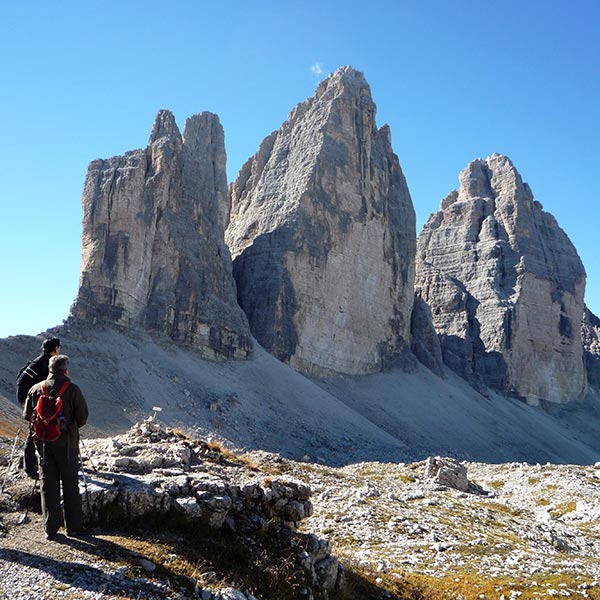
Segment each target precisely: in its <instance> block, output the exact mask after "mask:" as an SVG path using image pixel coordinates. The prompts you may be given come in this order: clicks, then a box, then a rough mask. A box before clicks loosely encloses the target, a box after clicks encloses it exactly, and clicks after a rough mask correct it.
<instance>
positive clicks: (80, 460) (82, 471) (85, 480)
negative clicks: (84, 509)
mask: <svg viewBox="0 0 600 600" xmlns="http://www.w3.org/2000/svg"><path fill="white" fill-rule="evenodd" d="M79 466H80V468H81V477H82V478H83V487H84V489H85V499H86V500H87V505H88V512H89V513H90V521H91V520H92V503H91V502H90V492H89V490H88V484H87V477H86V476H85V469H84V468H83V460H82V458H81V452H80V453H79Z"/></svg>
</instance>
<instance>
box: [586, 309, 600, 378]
mask: <svg viewBox="0 0 600 600" xmlns="http://www.w3.org/2000/svg"><path fill="white" fill-rule="evenodd" d="M581 338H582V340H583V356H584V359H585V367H586V369H587V375H588V381H589V383H590V384H591V385H594V386H596V387H600V319H599V318H598V317H597V316H596V315H595V314H594V313H593V312H592V311H591V310H590V309H589V308H588V307H587V306H586V307H585V311H584V313H583V322H582V324H581Z"/></svg>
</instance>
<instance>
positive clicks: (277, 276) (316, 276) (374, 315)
mask: <svg viewBox="0 0 600 600" xmlns="http://www.w3.org/2000/svg"><path fill="white" fill-rule="evenodd" d="M375 112H376V107H375V103H374V102H373V100H372V98H371V92H370V89H369V86H368V84H367V82H366V80H365V79H364V76H363V75H362V73H360V72H358V71H355V70H354V69H352V68H351V67H343V68H342V69H339V70H338V71H336V72H335V73H334V74H332V75H330V76H329V77H328V78H327V79H325V80H324V81H323V82H321V83H320V84H319V86H318V87H317V90H316V92H315V95H314V96H313V97H312V98H309V99H308V100H307V101H306V102H303V103H301V104H299V105H298V106H297V107H296V108H295V109H294V110H293V111H291V113H290V117H289V119H288V121H286V122H285V123H284V124H283V125H282V127H281V129H280V130H279V131H277V132H274V133H272V134H271V135H270V136H268V137H267V138H265V140H264V141H263V142H262V144H261V146H260V148H259V151H258V152H257V154H256V155H255V156H254V157H252V159H250V160H249V161H248V162H247V163H246V164H245V165H244V167H243V168H242V169H241V171H240V174H239V176H238V178H237V180H236V181H235V183H234V184H233V185H232V194H231V195H232V209H231V221H230V224H229V227H228V229H227V231H226V241H227V243H228V245H229V247H230V249H231V252H232V255H233V257H234V276H235V278H236V282H237V286H238V300H239V302H240V304H241V306H242V308H243V309H244V311H245V312H246V314H247V316H248V319H249V321H250V326H251V329H252V332H253V334H254V335H255V337H256V338H257V339H258V341H259V342H260V343H261V345H263V346H264V347H265V348H267V349H268V350H269V351H270V352H272V353H273V354H275V356H277V357H278V358H280V359H281V360H284V361H286V362H289V363H290V364H291V365H292V366H294V367H295V368H297V369H300V370H302V371H304V372H310V373H314V374H316V373H319V372H341V373H351V374H355V373H368V372H373V371H378V370H381V369H382V368H384V366H385V365H388V364H390V363H394V362H395V361H397V360H398V359H399V357H400V356H401V355H403V354H404V353H405V351H406V349H407V343H408V340H409V337H410V313H411V309H412V302H413V293H412V281H413V277H414V252H415V233H414V231H415V215H414V209H413V206H412V201H411V198H410V194H409V191H408V186H407V185H406V181H405V179H404V175H403V174H402V170H401V168H400V164H399V162H398V158H397V156H396V155H395V154H394V152H393V150H392V147H391V143H390V133H389V129H388V128H387V127H386V128H382V129H381V130H379V129H378V128H377V126H376V123H375Z"/></svg>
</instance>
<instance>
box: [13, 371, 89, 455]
mask: <svg viewBox="0 0 600 600" xmlns="http://www.w3.org/2000/svg"><path fill="white" fill-rule="evenodd" d="M65 381H69V387H68V388H67V389H66V390H65V393H64V394H63V395H62V401H63V415H64V416H65V419H66V420H67V424H68V431H67V434H63V435H61V436H60V437H59V438H58V439H57V440H56V441H55V442H49V443H52V444H53V445H55V446H57V447H60V446H65V447H66V446H67V445H69V446H70V447H71V448H73V449H75V448H78V447H79V428H80V427H83V426H84V425H85V424H86V423H87V419H88V407H87V402H86V401H85V398H84V397H83V394H82V393H81V390H80V389H79V387H77V386H76V385H75V384H74V383H72V382H71V380H70V379H69V378H68V377H66V376H65V375H59V376H57V377H55V376H54V374H50V375H49V376H48V379H46V381H43V382H40V383H36V384H35V385H34V386H33V387H32V388H31V389H30V390H29V392H28V393H27V398H26V400H25V405H24V407H23V418H24V419H25V420H27V421H30V420H31V415H32V414H33V411H34V409H35V407H36V405H37V401H38V398H39V397H40V396H41V395H42V385H44V384H45V385H46V389H47V390H48V392H52V391H53V390H54V391H56V393H58V391H59V390H60V388H61V387H62V385H63V383H64V382H65Z"/></svg>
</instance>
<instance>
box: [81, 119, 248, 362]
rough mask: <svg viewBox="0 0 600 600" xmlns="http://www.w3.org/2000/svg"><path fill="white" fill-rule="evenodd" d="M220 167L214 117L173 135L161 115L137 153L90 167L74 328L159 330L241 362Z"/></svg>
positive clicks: (242, 325)
mask: <svg viewBox="0 0 600 600" xmlns="http://www.w3.org/2000/svg"><path fill="white" fill-rule="evenodd" d="M225 162H226V155H225V145H224V136H223V129H222V127H221V124H220V122H219V119H218V117H217V116H216V115H213V114H211V113H202V114H199V115H195V116H193V117H191V118H190V119H188V120H187V121H186V125H185V129H184V133H183V137H182V136H181V134H180V132H179V129H178V127H177V125H176V123H175V119H174V117H173V115H172V114H171V113H170V112H169V111H164V110H163V111H160V112H159V113H158V116H157V118H156V121H155V123H154V127H153V129H152V133H151V135H150V140H149V142H148V147H147V148H146V149H145V150H134V151H132V152H127V153H126V154H125V155H124V156H116V157H113V158H110V159H108V160H95V161H93V162H92V163H91V164H90V166H89V168H88V173H87V177H86V180H85V186H84V191H83V198H82V203H83V249H82V261H81V274H80V285H79V293H78V296H77V299H76V300H75V303H74V304H73V307H72V308H71V315H72V319H73V320H74V321H75V322H77V321H83V322H85V323H95V322H105V323H111V324H115V325H119V326H122V327H125V328H143V329H147V330H150V331H158V332H162V333H165V334H167V335H168V336H170V337H171V338H172V339H173V340H174V341H176V342H179V343H181V344H183V345H186V346H189V347H192V348H194V349H196V350H199V351H200V352H201V353H202V354H203V355H204V356H206V357H208V358H220V357H227V358H230V357H235V358H245V357H247V355H248V353H249V352H250V350H251V338H250V333H249V328H248V323H247V320H246V318H245V316H244V314H243V313H242V311H241V309H240V308H239V306H238V304H237V301H236V292H235V283H234V281H233V278H232V274H231V270H232V265H231V256H230V253H229V250H228V249H227V246H226V245H225V243H224V238H223V236H224V230H225V226H226V223H227V218H228V214H229V196H228V186H227V176H226V171H225Z"/></svg>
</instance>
